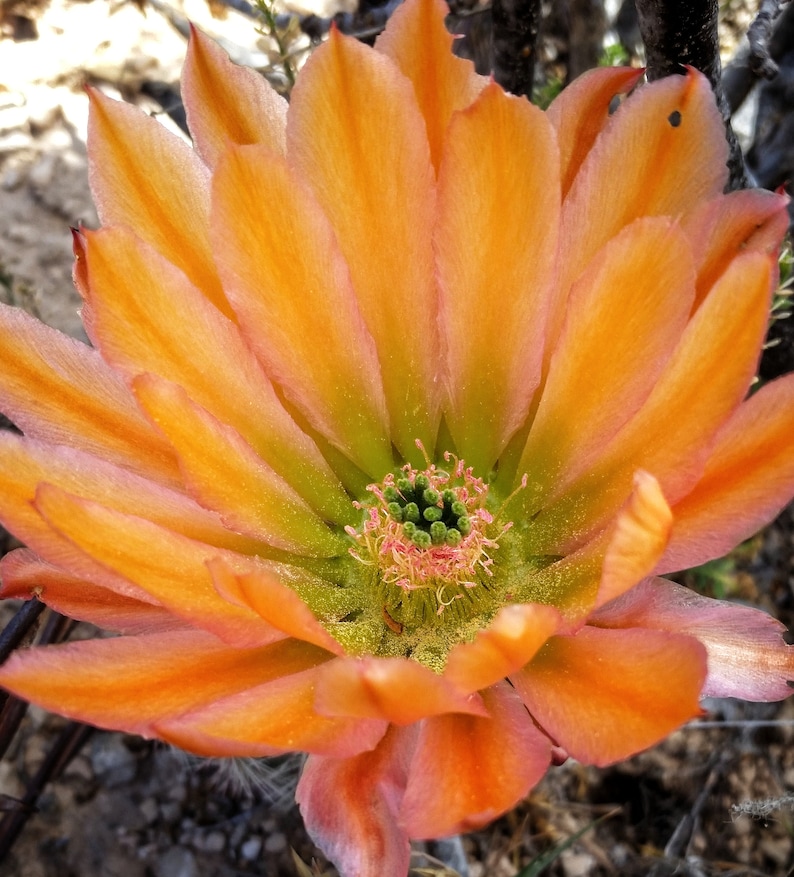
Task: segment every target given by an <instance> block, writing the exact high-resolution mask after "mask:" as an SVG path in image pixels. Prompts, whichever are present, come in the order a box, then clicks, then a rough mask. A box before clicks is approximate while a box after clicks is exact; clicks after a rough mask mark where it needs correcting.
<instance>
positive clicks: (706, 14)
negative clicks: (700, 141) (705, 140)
mask: <svg viewBox="0 0 794 877" xmlns="http://www.w3.org/2000/svg"><path fill="white" fill-rule="evenodd" d="M718 12H719V5H718V0H637V13H638V15H639V20H640V33H641V34H642V39H643V42H644V43H645V52H646V57H647V61H648V69H647V76H648V79H649V80H654V79H661V78H662V77H663V76H670V75H672V74H674V73H681V67H682V66H684V65H688V66H692V67H695V68H697V69H698V70H700V71H701V73H703V74H705V75H706V77H707V78H708V80H709V82H710V83H711V87H712V89H713V91H714V95H715V97H716V98H717V104H718V105H719V108H720V112H721V113H722V117H723V119H725V136H726V138H727V140H728V146H729V148H730V156H729V158H728V170H729V173H730V178H729V182H728V188H729V189H741V188H744V187H745V186H747V176H746V174H745V170H744V159H743V157H742V151H741V148H740V147H739V142H738V141H737V139H736V135H735V134H734V133H733V129H732V128H731V124H730V110H729V108H728V101H727V99H726V98H725V94H724V92H723V90H722V83H721V81H720V73H721V66H720V52H719V40H718V36H717V17H718Z"/></svg>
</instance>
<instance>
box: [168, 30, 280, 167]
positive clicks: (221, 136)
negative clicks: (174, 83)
mask: <svg viewBox="0 0 794 877" xmlns="http://www.w3.org/2000/svg"><path fill="white" fill-rule="evenodd" d="M181 92H182V100H183V101H184V103H185V111H186V113H187V122H188V127H189V128H190V133H191V135H192V137H193V142H194V144H195V148H196V151H197V152H198V154H199V155H200V156H201V157H202V159H203V160H204V162H205V164H207V165H209V166H210V167H214V166H215V164H217V161H218V159H219V158H220V155H221V153H222V152H223V150H224V149H225V148H226V146H227V145H228V144H229V143H237V144H240V145H244V144H247V143H264V144H265V145H266V146H268V147H269V148H270V149H273V150H275V151H276V152H280V153H282V154H283V153H284V151H285V149H286V140H287V102H286V100H285V99H284V98H283V97H281V96H280V95H279V94H277V93H276V92H275V91H274V90H273V88H271V87H270V85H269V84H268V82H267V80H266V79H265V77H264V76H262V74H261V73H259V72H258V71H256V70H252V69H251V68H250V67H241V66H240V65H238V64H233V63H232V62H231V61H230V60H229V56H228V55H227V54H226V52H224V51H223V49H221V48H220V46H218V44H217V43H216V42H215V41H214V40H211V39H209V37H206V36H205V35H204V34H203V33H202V32H201V31H200V30H198V28H195V27H192V26H191V29H190V42H189V43H188V51H187V57H186V58H185V66H184V69H183V70H182V85H181Z"/></svg>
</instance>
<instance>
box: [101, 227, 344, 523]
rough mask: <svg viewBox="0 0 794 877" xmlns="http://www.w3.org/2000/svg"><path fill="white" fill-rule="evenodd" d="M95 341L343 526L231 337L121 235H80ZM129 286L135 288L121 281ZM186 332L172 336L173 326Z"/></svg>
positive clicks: (233, 331)
mask: <svg viewBox="0 0 794 877" xmlns="http://www.w3.org/2000/svg"><path fill="white" fill-rule="evenodd" d="M86 249H87V252H86V256H85V258H86V261H87V265H88V277H89V292H88V296H89V302H90V304H91V307H92V328H93V333H94V341H95V343H96V345H97V346H98V347H99V349H100V350H101V351H102V355H103V357H104V358H105V359H106V360H107V362H109V363H110V364H111V365H112V366H113V367H114V368H116V369H118V370H119V371H121V372H123V373H124V374H125V375H126V376H127V377H129V378H134V377H136V376H137V375H139V374H141V373H144V372H151V373H153V374H156V375H159V376H160V377H163V378H166V379H167V380H170V381H174V382H175V383H177V384H179V385H180V386H182V387H184V388H185V390H186V391H187V392H188V393H189V394H190V396H191V398H192V399H193V400H194V401H195V402H197V403H198V404H199V405H201V406H203V407H204V408H206V409H207V410H208V411H210V412H211V413H212V414H213V415H214V416H215V417H217V418H218V419H219V420H221V421H222V422H223V423H225V424H228V425H229V426H231V427H233V428H234V429H236V430H238V431H239V432H240V433H241V434H243V435H245V436H246V438H247V440H248V442H249V443H250V444H251V445H253V447H254V448H255V449H256V451H257V452H258V453H259V455H260V456H261V457H262V458H263V459H264V460H265V461H266V462H267V463H268V464H269V465H270V466H272V467H273V468H274V469H276V471H277V472H279V474H281V475H283V476H284V477H285V478H287V479H288V480H289V481H290V482H291V484H292V485H293V486H294V487H295V489H296V490H297V491H298V492H299V493H300V494H301V496H303V497H304V499H306V501H307V502H309V503H310V504H311V505H312V506H313V507H314V508H316V509H318V510H319V511H320V512H321V514H324V515H327V516H328V517H330V518H331V519H332V520H339V521H340V522H342V523H349V522H350V503H349V501H347V498H346V496H345V494H344V492H343V491H342V489H341V487H340V485H339V483H338V481H337V480H336V478H335V477H334V476H333V473H332V472H331V471H330V469H329V467H328V466H327V464H326V463H325V461H324V460H323V458H322V457H321V455H320V453H319V451H318V450H317V448H316V446H315V445H314V444H313V443H312V442H311V441H310V440H309V439H308V438H307V436H306V435H305V433H303V431H302V430H301V429H300V428H299V427H298V426H297V424H296V423H295V421H294V420H293V419H292V417H290V415H289V414H288V413H287V412H286V411H285V409H284V406H283V405H282V404H281V402H280V400H279V399H278V398H277V397H276V393H275V391H274V389H273V386H272V384H271V383H270V381H269V380H268V379H267V378H266V377H265V375H264V373H263V371H262V369H261V367H260V365H259V363H258V362H257V360H256V357H255V356H254V354H253V352H252V351H251V349H250V348H249V347H248V345H247V344H246V342H245V341H244V340H243V338H242V336H241V334H240V332H239V330H238V328H237V327H236V326H235V325H234V324H233V323H232V322H231V321H230V320H228V319H227V318H226V317H224V316H223V314H222V313H221V312H220V311H219V310H218V309H217V308H216V307H215V306H214V305H213V304H212V303H211V302H209V301H207V299H206V298H205V297H204V295H202V293H201V291H200V290H199V289H197V288H196V287H195V286H194V285H193V284H192V283H191V282H190V281H189V280H188V278H187V277H186V276H185V275H184V274H183V273H182V272H181V271H180V270H179V269H177V268H175V267H174V266H173V265H172V264H171V263H170V262H168V261H167V260H166V259H164V258H163V257H162V256H161V255H160V254H159V253H157V251H156V250H154V249H153V248H152V247H151V246H149V245H148V244H145V243H144V242H143V241H142V240H140V238H139V237H138V236H137V235H135V234H133V232H131V231H130V230H129V229H126V228H105V229H101V230H100V231H96V232H90V233H88V235H87V247H86ZM130 278H134V283H130V282H129V279H130ZM182 325H184V326H189V327H190V330H189V331H184V332H174V331H173V329H174V326H182Z"/></svg>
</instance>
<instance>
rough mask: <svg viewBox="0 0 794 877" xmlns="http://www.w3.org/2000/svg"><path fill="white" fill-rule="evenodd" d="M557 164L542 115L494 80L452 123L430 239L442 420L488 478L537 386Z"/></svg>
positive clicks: (554, 239) (553, 238) (553, 231)
mask: <svg viewBox="0 0 794 877" xmlns="http://www.w3.org/2000/svg"><path fill="white" fill-rule="evenodd" d="M486 142H487V143H489V148H488V150H487V151H484V150H483V143H486ZM528 155H529V156H532V162H531V163H527V161H526V160H525V159H524V158H522V156H528ZM557 163H558V158H557V147H556V143H555V142H554V134H553V131H552V128H551V125H550V124H549V122H548V120H547V119H546V117H545V115H544V114H543V113H542V112H541V111H540V110H539V109H537V107H533V106H532V105H531V104H530V103H528V102H527V101H526V100H524V99H523V98H517V97H513V96H510V95H506V94H505V93H504V92H503V91H502V90H501V89H500V88H499V87H498V86H497V85H496V84H495V83H492V84H491V85H489V86H488V87H487V88H486V89H485V90H484V91H483V92H482V93H481V95H480V96H479V98H478V99H477V100H476V101H475V103H474V104H473V105H472V106H471V107H469V108H468V109H466V110H464V111H461V112H459V113H457V114H456V115H455V116H454V118H453V120H452V123H451V124H450V127H449V131H448V134H447V140H446V144H445V148H444V154H443V160H442V164H441V170H440V173H439V196H438V212H439V218H438V224H437V228H436V237H435V243H436V259H437V266H438V274H439V284H440V289H441V330H442V344H443V347H444V350H445V352H446V363H447V374H446V385H447V386H446V389H447V396H448V402H447V404H446V406H445V416H446V423H447V426H448V427H449V430H450V433H451V434H452V439H453V441H454V443H455V447H456V448H457V450H458V452H459V453H460V455H461V456H462V457H463V458H464V459H465V460H466V462H467V463H468V464H470V465H472V466H474V467H475V469H477V470H479V471H484V472H488V471H489V470H490V468H491V467H492V466H493V464H494V461H495V460H496V458H497V457H498V455H499V454H500V452H501V451H502V450H503V448H504V447H505V445H506V444H507V442H508V440H509V439H510V437H511V435H512V434H513V433H514V432H515V431H516V430H517V429H518V427H519V426H520V425H521V424H522V423H523V421H524V420H525V419H526V414H527V409H528V408H529V403H530V400H531V399H532V394H533V392H534V390H535V388H536V386H537V384H538V382H539V380H540V366H541V358H542V352H543V331H544V324H545V311H546V300H547V295H548V288H549V286H550V284H551V282H552V279H553V271H554V261H555V257H556V252H557V231H558V216H559V209H560V195H559V187H558V183H557ZM539 167H542V168H543V173H542V174H540V173H538V168H539ZM506 192H509V193H510V197H509V198H507V197H505V193H506Z"/></svg>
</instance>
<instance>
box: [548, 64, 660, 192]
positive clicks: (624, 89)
mask: <svg viewBox="0 0 794 877" xmlns="http://www.w3.org/2000/svg"><path fill="white" fill-rule="evenodd" d="M643 72H644V71H643V70H635V69H632V68H631V67H599V68H598V69H596V70H588V71H587V72H586V73H583V74H582V75H581V76H578V77H577V78H576V79H575V80H574V81H573V82H572V83H571V84H570V85H568V86H566V87H565V88H564V89H563V90H562V91H561V92H560V93H559V95H557V97H556V98H554V100H553V101H552V102H551V104H550V106H549V108H548V110H547V115H548V117H549V121H550V122H551V124H552V125H554V127H555V129H556V131H557V142H558V143H559V147H560V179H561V182H562V196H563V198H565V196H566V195H567V194H568V191H569V190H570V188H571V184H572V183H573V181H574V179H575V177H576V175H577V174H578V173H579V169H580V168H581V166H582V162H584V160H585V158H586V157H587V154H588V153H589V152H590V150H591V149H592V147H593V144H594V143H595V141H596V138H597V137H598V135H599V134H600V133H601V131H602V130H603V128H604V127H605V126H606V124H607V123H608V122H609V119H610V115H611V113H610V109H611V106H612V101H613V100H614V98H615V97H616V96H617V95H619V94H627V93H628V92H629V91H631V89H632V88H634V86H635V85H636V84H637V83H638V82H639V81H640V79H641V78H642V75H643Z"/></svg>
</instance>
